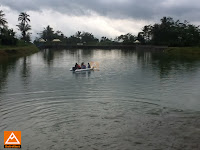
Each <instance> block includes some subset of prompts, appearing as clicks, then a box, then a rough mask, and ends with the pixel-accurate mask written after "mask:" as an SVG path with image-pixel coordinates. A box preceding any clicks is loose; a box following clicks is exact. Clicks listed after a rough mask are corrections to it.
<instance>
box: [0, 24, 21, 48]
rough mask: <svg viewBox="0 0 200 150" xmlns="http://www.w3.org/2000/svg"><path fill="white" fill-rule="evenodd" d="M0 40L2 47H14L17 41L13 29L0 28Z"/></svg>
mask: <svg viewBox="0 0 200 150" xmlns="http://www.w3.org/2000/svg"><path fill="white" fill-rule="evenodd" d="M0 32H1V34H0V39H1V44H2V45H16V44H17V41H18V40H17V39H16V38H15V32H14V31H13V29H8V28H1V29H0Z"/></svg>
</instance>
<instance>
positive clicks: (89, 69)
mask: <svg viewBox="0 0 200 150" xmlns="http://www.w3.org/2000/svg"><path fill="white" fill-rule="evenodd" d="M91 70H93V69H92V68H86V69H76V70H75V72H83V71H91ZM70 71H73V69H72V68H71V69H70Z"/></svg>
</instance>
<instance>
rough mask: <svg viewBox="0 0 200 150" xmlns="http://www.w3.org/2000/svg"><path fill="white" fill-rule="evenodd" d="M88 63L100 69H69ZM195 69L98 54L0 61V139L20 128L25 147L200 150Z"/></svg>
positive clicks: (148, 56) (191, 64)
mask: <svg viewBox="0 0 200 150" xmlns="http://www.w3.org/2000/svg"><path fill="white" fill-rule="evenodd" d="M90 61H97V62H99V63H100V71H91V72H80V73H75V72H71V71H69V69H70V68H71V67H72V66H74V64H75V63H76V62H77V63H79V64H80V63H81V62H85V63H88V62H90ZM199 64H200V62H199V61H191V60H184V59H180V58H170V57H168V56H166V55H164V54H163V53H161V52H154V53H151V52H145V51H135V50H100V49H99V50H81V49H75V50H53V49H50V50H49V49H46V50H42V51H40V52H38V53H37V54H34V55H32V56H28V57H22V58H18V59H9V60H4V61H1V62H0V136H1V135H3V131H5V130H19V131H22V149H87V150H90V149H109V150H110V149H113V150H116V149H119V150H122V149H130V150H132V149H145V150H146V149H147V150H148V149H149V150H150V149H184V148H186V149H199V146H200V145H199V138H200V136H199V135H200V128H199V123H200V122H199V121H200V117H199V116H200V111H199V109H200V100H199V99H200V94H199V88H200V68H199ZM0 145H3V141H2V139H1V138H0ZM0 149H1V148H0Z"/></svg>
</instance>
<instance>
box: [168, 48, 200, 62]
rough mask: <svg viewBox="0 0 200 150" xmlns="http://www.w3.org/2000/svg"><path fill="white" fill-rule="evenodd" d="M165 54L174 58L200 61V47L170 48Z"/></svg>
mask: <svg viewBox="0 0 200 150" xmlns="http://www.w3.org/2000/svg"><path fill="white" fill-rule="evenodd" d="M165 52H166V54H168V55H169V56H173V57H181V58H188V59H200V47H169V48H167V49H166V51H165Z"/></svg>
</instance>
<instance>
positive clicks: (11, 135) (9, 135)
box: [4, 131, 21, 146]
mask: <svg viewBox="0 0 200 150" xmlns="http://www.w3.org/2000/svg"><path fill="white" fill-rule="evenodd" d="M5 145H21V131H4V146H5Z"/></svg>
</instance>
